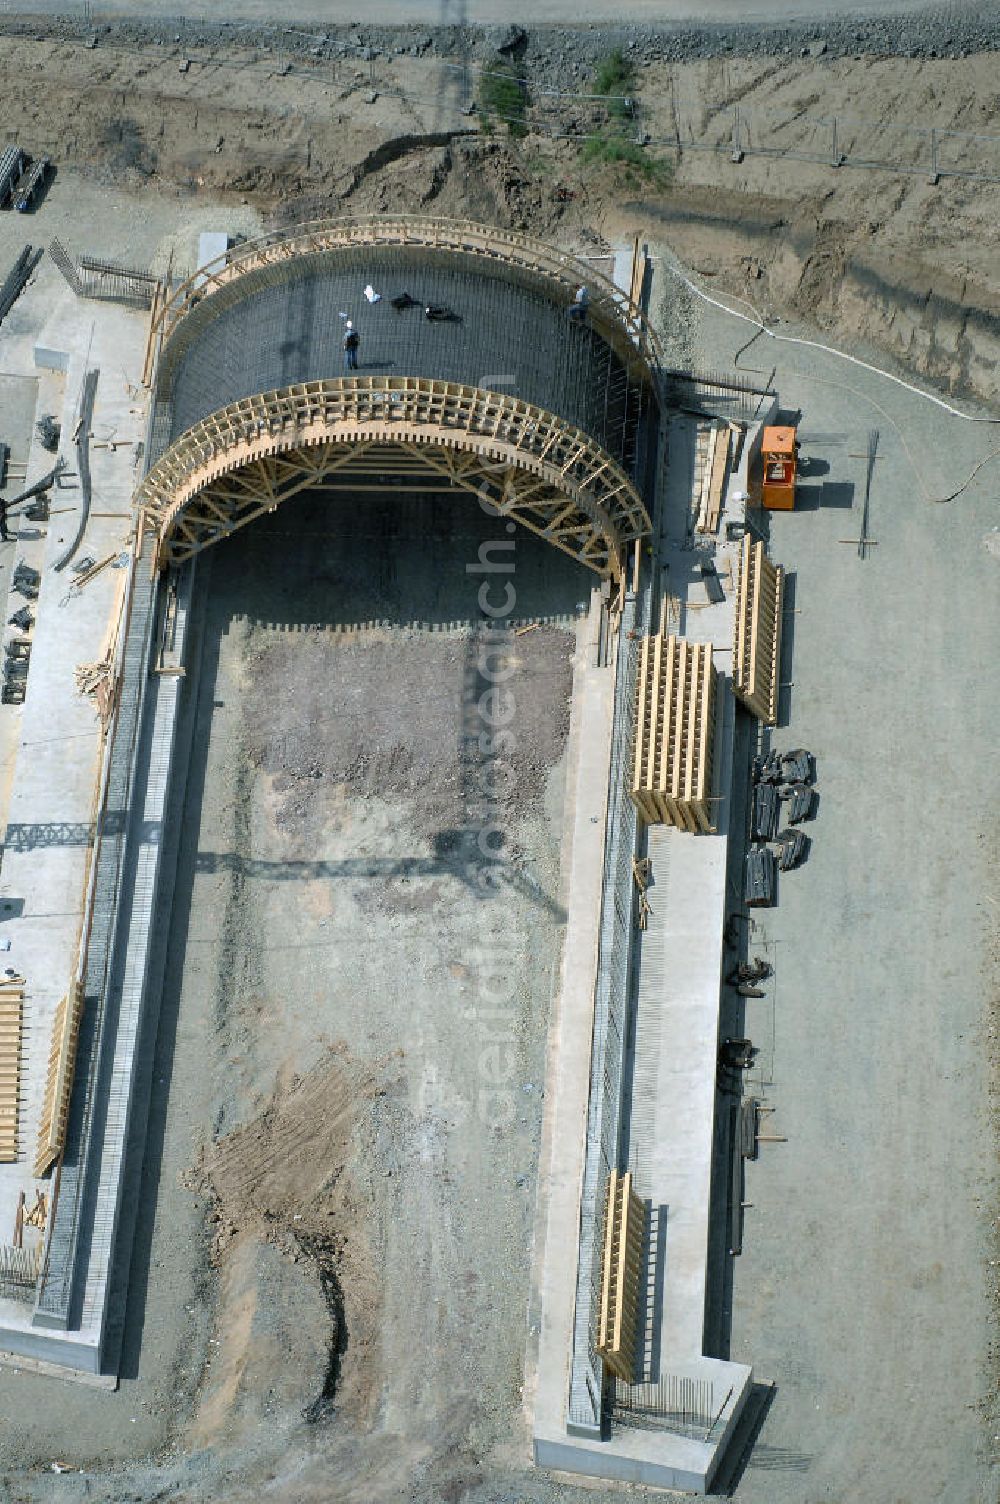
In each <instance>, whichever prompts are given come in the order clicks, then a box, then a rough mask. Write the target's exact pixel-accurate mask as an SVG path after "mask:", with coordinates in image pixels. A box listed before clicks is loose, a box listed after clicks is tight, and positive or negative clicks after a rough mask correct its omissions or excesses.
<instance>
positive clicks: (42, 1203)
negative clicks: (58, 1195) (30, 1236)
mask: <svg viewBox="0 0 1000 1504" xmlns="http://www.w3.org/2000/svg"><path fill="white" fill-rule="evenodd" d="M48 1213H49V1198H48V1197H47V1196H46V1194H45V1192H44V1191H39V1190H36V1191H35V1202H34V1205H33V1206H32V1207H31V1208H30V1210H29V1211H27V1212H25V1214H24V1221H25V1225H26V1226H27V1227H37V1228H38V1230H39V1232H41V1231H43V1230H44V1228H45V1221H46V1218H47V1217H48Z"/></svg>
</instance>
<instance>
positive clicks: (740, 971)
mask: <svg viewBox="0 0 1000 1504" xmlns="http://www.w3.org/2000/svg"><path fill="white" fill-rule="evenodd" d="M771 970H772V968H771V964H770V962H769V961H765V960H764V957H763V956H754V958H753V960H752V961H741V962H740V963H739V965H738V966H734V967H733V969H732V971H731V972H730V973H729V975H728V976H727V977H726V982H727V984H728V985H729V986H730V987H732V986H735V984H736V983H737V982H763V981H764V980H765V979H766V978H767V977H769V976H770V975H771Z"/></svg>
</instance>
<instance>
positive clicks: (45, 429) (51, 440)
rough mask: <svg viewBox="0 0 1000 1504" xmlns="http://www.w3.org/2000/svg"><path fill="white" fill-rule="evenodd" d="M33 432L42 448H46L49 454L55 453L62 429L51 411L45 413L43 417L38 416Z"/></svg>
mask: <svg viewBox="0 0 1000 1504" xmlns="http://www.w3.org/2000/svg"><path fill="white" fill-rule="evenodd" d="M35 432H36V433H37V435H38V442H39V444H41V446H42V448H43V449H47V450H48V451H49V453H50V454H55V452H56V450H57V449H58V448H59V439H60V437H61V434H62V429H61V427H60V425H59V423H57V421H56V419H55V418H54V417H53V416H52V414H51V413H46V414H45V416H44V418H39V420H38V422H37V423H36V424H35Z"/></svg>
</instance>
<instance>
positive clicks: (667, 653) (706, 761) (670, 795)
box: [631, 634, 717, 831]
mask: <svg viewBox="0 0 1000 1504" xmlns="http://www.w3.org/2000/svg"><path fill="white" fill-rule="evenodd" d="M716 684H717V679H716V672H715V665H714V664H713V662H712V648H711V645H710V644H709V643H694V642H688V641H686V640H685V639H684V638H678V637H674V636H670V637H664V636H663V635H662V634H657V635H656V636H654V637H644V638H643V640H642V644H641V649H640V653H639V669H638V691H637V694H636V726H635V760H634V768H633V779H632V789H631V795H632V802H633V804H634V805H635V807H636V809H637V810H638V811H639V813H640V814H641V815H642V818H643V819H644V820H645V821H646V823H647V824H648V825H656V824H664V825H676V826H678V827H679V828H680V829H681V830H689V831H713V830H714V829H715V825H714V822H713V816H712V803H711V798H712V764H713V758H714V755H715V703H716Z"/></svg>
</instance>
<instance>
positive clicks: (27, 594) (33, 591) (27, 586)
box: [12, 559, 41, 601]
mask: <svg viewBox="0 0 1000 1504" xmlns="http://www.w3.org/2000/svg"><path fill="white" fill-rule="evenodd" d="M40 582H41V575H40V574H39V573H38V570H37V569H32V567H31V565H30V564H25V562H24V560H23V559H19V560H18V562H17V565H16V566H15V569H14V576H13V580H12V584H13V587H14V589H15V590H16V591H17V593H18V595H23V596H24V598H25V600H29V601H33V600H37V599H38V587H39V584H40Z"/></svg>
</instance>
